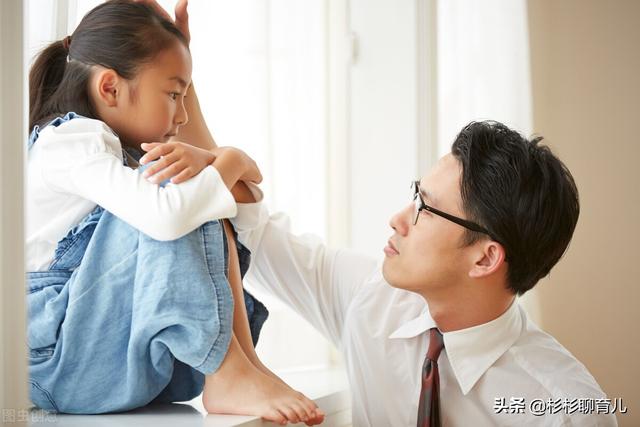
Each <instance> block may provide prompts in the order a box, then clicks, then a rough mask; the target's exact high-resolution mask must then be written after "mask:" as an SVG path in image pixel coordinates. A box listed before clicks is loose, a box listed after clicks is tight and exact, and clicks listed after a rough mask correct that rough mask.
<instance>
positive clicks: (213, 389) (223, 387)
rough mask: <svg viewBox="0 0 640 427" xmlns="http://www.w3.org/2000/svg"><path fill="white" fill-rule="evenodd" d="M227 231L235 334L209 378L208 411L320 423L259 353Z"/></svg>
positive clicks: (308, 402) (311, 408) (232, 240)
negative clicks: (264, 361) (261, 358)
mask: <svg viewBox="0 0 640 427" xmlns="http://www.w3.org/2000/svg"><path fill="white" fill-rule="evenodd" d="M224 228H225V232H226V235H227V243H228V254H229V262H228V265H229V270H228V279H229V284H230V286H231V290H232V294H233V299H234V316H233V331H234V332H233V337H232V339H231V343H230V345H229V350H228V352H227V354H226V356H225V359H224V361H223V362H222V365H221V366H220V368H219V369H218V370H217V371H216V372H215V373H214V374H212V375H207V376H206V377H205V385H204V392H203V396H202V399H203V403H204V407H205V408H206V409H207V411H208V412H211V413H232V414H255V415H259V416H261V417H263V418H265V419H268V420H271V421H275V422H279V423H283V424H284V423H286V422H287V421H290V422H294V423H295V422H300V421H304V422H307V423H308V424H309V425H313V424H317V423H320V422H322V420H323V415H322V412H321V411H319V410H318V409H317V407H316V405H315V404H314V403H313V402H312V401H311V400H309V399H308V398H307V397H306V396H304V395H303V394H302V393H299V392H296V391H295V390H293V389H291V388H290V387H289V386H288V385H287V384H285V383H284V382H283V381H282V380H281V379H280V378H278V377H277V376H276V375H275V374H273V373H272V372H271V371H269V370H268V369H267V368H266V367H265V366H264V365H262V363H261V362H260V360H259V359H258V356H257V355H256V353H255V349H254V347H253V342H252V340H251V331H250V330H249V321H248V318H247V312H246V310H245V305H244V296H243V292H242V278H241V275H240V266H239V261H238V252H237V248H236V245H235V238H234V235H233V231H232V229H231V225H230V224H229V223H228V221H226V220H225V221H224Z"/></svg>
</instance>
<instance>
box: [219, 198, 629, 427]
mask: <svg viewBox="0 0 640 427" xmlns="http://www.w3.org/2000/svg"><path fill="white" fill-rule="evenodd" d="M255 194H256V193H255V192H254V195H255ZM259 199H260V197H259V195H258V196H257V200H259ZM231 221H232V222H233V224H234V226H235V229H236V231H238V238H239V240H240V241H241V242H242V243H243V244H244V245H245V246H247V248H249V249H250V250H251V252H252V262H251V267H250V268H249V271H248V273H247V276H246V277H247V278H248V279H249V281H250V283H252V284H253V285H254V286H257V287H259V288H260V289H261V290H263V291H266V292H268V293H270V294H272V295H274V296H276V297H278V298H279V299H281V300H282V301H284V302H285V303H287V304H288V305H289V306H290V307H291V308H292V309H293V310H294V311H296V312H297V313H299V314H300V315H301V316H302V317H303V318H304V319H306V320H307V321H309V323H311V324H312V325H313V326H314V327H315V328H316V329H318V330H319V331H321V332H322V333H323V334H324V335H325V336H326V337H327V338H328V339H329V340H331V341H332V342H333V343H334V344H335V345H336V346H337V347H338V348H340V349H341V351H342V353H343V355H344V359H345V364H346V370H347V375H348V377H349V382H350V385H351V397H352V399H351V400H352V417H353V425H354V426H357V427H364V426H380V427H391V426H398V427H406V426H415V425H416V420H417V414H418V397H419V395H420V389H421V370H422V364H423V362H424V359H425V355H426V352H427V348H428V347H429V329H430V328H432V327H436V324H435V322H434V320H433V318H432V317H431V316H430V314H429V310H428V306H427V304H426V303H425V301H424V299H423V298H422V297H421V296H419V295H417V294H415V293H412V292H408V291H405V290H402V289H396V288H393V287H391V286H390V285H389V284H388V283H387V282H386V281H385V279H384V278H383V276H382V271H381V268H380V263H379V262H378V261H377V260H375V259H371V258H369V257H366V256H364V255H360V254H358V253H355V252H353V251H350V250H333V249H331V248H328V247H326V246H325V245H324V244H323V243H322V242H321V241H320V240H319V239H318V238H315V237H313V236H311V235H302V236H298V235H294V234H292V233H291V231H290V227H289V220H288V218H287V217H286V216H285V215H283V214H275V215H269V213H268V212H267V210H266V209H265V207H264V206H262V204H261V203H255V204H238V215H237V216H236V217H235V218H233V219H232V220H231ZM291 339H292V340H293V341H292V342H295V337H291ZM443 339H444V350H443V351H442V352H441V353H440V357H439V359H438V366H439V372H440V410H441V417H442V425H443V426H452V427H455V426H463V427H466V426H474V427H475V426H477V427H484V426H521V427H524V426H536V427H537V426H550V427H560V426H564V427H568V426H593V427H595V426H606V427H609V426H612V427H613V426H616V425H617V423H616V418H615V416H614V415H613V413H612V412H616V413H620V412H621V411H623V408H620V402H619V401H617V400H614V399H612V400H608V399H607V397H606V395H605V394H604V393H603V391H602V390H601V388H600V387H599V385H598V383H597V382H596V380H595V379H594V378H593V376H591V374H590V373H589V371H588V370H587V368H586V367H585V366H584V365H583V364H582V363H580V362H579V361H578V360H577V359H576V358H575V357H574V356H573V355H572V354H571V353H569V351H567V350H566V349H565V348H564V347H563V346H562V345H561V344H560V343H558V341H556V340H555V339H554V338H553V337H552V336H550V335H549V334H547V333H545V332H544V331H542V330H540V329H539V328H538V327H537V326H536V325H535V324H534V323H533V322H532V321H531V319H529V318H528V316H527V313H526V312H525V311H524V310H523V309H522V308H521V307H520V305H519V304H518V302H517V301H515V302H514V303H513V304H512V305H511V307H510V308H509V309H508V310H507V311H506V312H505V313H504V314H502V315H501V316H500V317H498V318H497V319H494V320H492V321H490V322H488V323H485V324H482V325H477V326H474V327H471V328H467V329H462V330H458V331H452V332H445V333H443ZM595 345H597V340H596V341H594V346H595ZM603 351H604V350H603Z"/></svg>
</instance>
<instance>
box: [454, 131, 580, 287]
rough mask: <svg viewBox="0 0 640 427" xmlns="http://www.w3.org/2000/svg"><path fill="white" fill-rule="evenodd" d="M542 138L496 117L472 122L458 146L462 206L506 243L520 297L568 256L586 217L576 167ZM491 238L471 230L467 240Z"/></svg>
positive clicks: (510, 283) (510, 279)
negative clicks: (573, 171)
mask: <svg viewBox="0 0 640 427" xmlns="http://www.w3.org/2000/svg"><path fill="white" fill-rule="evenodd" d="M542 139H543V138H542V137H536V138H533V139H530V140H529V139H526V138H524V137H523V136H522V135H520V134H519V133H518V132H516V131H514V130H512V129H509V128H508V127H507V126H505V125H503V124H501V123H498V122H495V121H483V122H471V123H470V124H468V125H467V126H465V127H464V128H463V129H462V131H460V133H459V134H458V136H457V137H456V139H455V141H454V143H453V146H452V148H451V153H452V154H453V156H454V157H455V158H456V159H457V160H458V161H459V162H460V163H461V166H462V176H461V183H460V191H461V196H462V208H463V210H464V212H465V213H466V215H468V216H469V218H470V219H471V220H473V221H476V222H478V223H479V224H481V225H483V226H484V227H485V228H487V229H488V230H489V231H490V232H491V234H492V235H493V236H494V237H495V239H496V240H498V241H499V242H500V243H501V244H502V245H503V247H504V249H505V252H506V256H507V260H508V262H507V266H508V273H507V282H508V286H509V288H510V289H511V290H512V291H513V292H514V293H515V294H518V295H522V294H524V293H525V292H527V291H528V290H529V289H531V288H533V286H534V285H535V284H536V283H537V282H538V281H539V280H540V279H541V278H542V277H544V276H546V275H547V274H548V273H549V271H550V270H551V268H552V267H553V266H554V265H555V264H556V263H557V262H558V260H559V259H560V258H561V257H562V255H563V254H564V253H565V251H566V249H567V247H568V245H569V242H570V241H571V237H572V236H573V232H574V230H575V227H576V223H577V222H578V216H579V214H580V202H579V198H578V189H577V187H576V184H575V182H574V180H573V177H572V176H571V173H570V172H569V169H568V168H567V167H566V166H565V165H564V163H562V162H561V161H560V159H558V158H557V157H556V156H555V155H554V154H553V153H552V152H551V150H550V149H549V147H547V146H545V145H542V144H540V142H541V141H542ZM485 237H486V235H483V234H479V233H476V232H473V231H467V233H466V235H465V237H464V244H466V245H469V244H472V243H474V242H476V241H477V240H479V239H481V238H485Z"/></svg>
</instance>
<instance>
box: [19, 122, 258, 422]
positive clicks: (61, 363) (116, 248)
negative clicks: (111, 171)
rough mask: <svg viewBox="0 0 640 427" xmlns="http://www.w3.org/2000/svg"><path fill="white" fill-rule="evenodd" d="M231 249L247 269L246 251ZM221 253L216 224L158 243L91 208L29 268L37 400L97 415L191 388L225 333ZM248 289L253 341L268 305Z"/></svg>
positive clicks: (179, 397) (176, 397) (229, 300)
mask: <svg viewBox="0 0 640 427" xmlns="http://www.w3.org/2000/svg"><path fill="white" fill-rule="evenodd" d="M75 117H78V116H77V115H75V114H74V113H69V114H67V115H66V116H64V117H60V118H57V119H56V120H54V121H53V122H51V123H50V124H49V125H48V126H59V125H60V124H62V123H64V122H66V121H68V120H72V119H74V118H75ZM38 134H39V129H38V127H36V128H34V130H33V132H32V133H31V136H30V138H29V148H31V146H32V145H33V144H34V143H35V142H36V140H37V138H38ZM125 163H126V160H125ZM236 246H237V248H238V256H239V260H240V269H241V273H242V275H243V276H244V274H245V273H246V271H247V269H248V267H249V259H250V253H249V251H248V249H246V248H245V247H244V246H242V244H241V243H239V242H237V239H236ZM227 262H228V251H227V241H226V237H225V232H224V227H223V225H222V223H221V221H211V222H207V223H205V224H203V225H202V226H200V227H199V228H197V229H196V230H194V231H192V232H191V233H189V234H187V235H186V236H184V237H182V238H179V239H176V240H173V241H168V242H160V241H156V240H153V239H151V238H150V237H148V236H147V235H145V234H143V233H141V232H140V231H138V230H137V229H135V228H133V227H131V226H129V225H128V224H127V223H125V222H124V221H122V220H120V219H118V218H117V217H116V216H114V215H113V214H111V213H110V212H108V211H105V210H104V209H103V208H101V207H100V206H97V207H96V208H95V209H94V211H93V212H91V213H90V214H89V215H88V216H87V217H85V218H84V219H83V220H82V221H81V222H80V223H79V224H78V225H76V226H75V227H73V229H71V230H70V231H69V232H68V234H67V235H66V236H65V237H64V238H63V239H62V240H61V241H60V242H59V243H58V246H57V248H56V251H55V257H54V260H53V262H52V263H51V265H50V266H49V269H48V270H47V271H39V272H28V273H27V310H28V334H27V335H28V346H29V382H30V397H31V400H32V402H33V403H34V404H35V405H36V406H38V407H40V408H43V409H47V410H51V411H56V412H65V413H76V414H99V413H105V412H118V411H126V410H130V409H134V408H137V407H140V406H144V405H146V404H148V403H151V402H162V403H166V402H173V401H186V400H190V399H193V398H195V397H196V396H198V395H199V394H200V393H201V392H202V389H203V386H204V376H205V375H206V374H211V373H213V372H215V371H216V370H217V369H218V367H219V366H220V364H221V363H222V361H223V359H224V357H225V354H226V352H227V349H228V346H229V342H230V339H231V335H232V326H233V297H232V294H231V289H230V287H229V283H228V280H227V277H226V274H225V272H226V270H227ZM244 298H245V305H246V309H247V314H248V317H249V326H250V329H251V334H252V338H253V342H254V345H255V344H256V343H257V340H258V336H259V333H260V329H261V327H262V324H263V323H264V321H265V320H266V318H267V316H268V312H267V310H266V308H265V307H264V305H262V303H260V302H259V301H258V300H256V299H255V298H254V297H253V296H252V295H250V294H249V293H247V292H246V291H245V292H244Z"/></svg>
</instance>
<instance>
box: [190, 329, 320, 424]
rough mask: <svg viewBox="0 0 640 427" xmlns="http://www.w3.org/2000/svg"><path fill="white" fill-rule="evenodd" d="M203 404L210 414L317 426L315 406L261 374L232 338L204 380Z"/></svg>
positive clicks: (234, 338) (235, 339)
mask: <svg viewBox="0 0 640 427" xmlns="http://www.w3.org/2000/svg"><path fill="white" fill-rule="evenodd" d="M202 401H203V404H204V407H205V409H206V410H207V412H209V413H217V414H237V415H247V414H251V415H257V416H260V417H262V418H264V419H267V420H269V421H274V422H277V423H280V424H286V423H287V422H293V423H297V422H301V421H302V422H306V423H307V424H308V425H313V424H319V423H321V422H322V421H323V418H324V415H323V414H322V411H320V410H319V409H318V408H317V406H316V405H315V403H313V402H312V401H311V400H309V399H308V398H307V397H306V396H304V395H303V394H302V393H299V392H297V391H294V390H292V389H291V388H290V387H288V386H286V385H283V384H281V383H280V382H278V381H276V380H274V379H273V378H271V377H269V376H268V375H266V374H264V373H262V372H261V371H260V370H259V369H258V368H256V367H255V366H254V365H253V364H252V363H251V362H250V361H249V359H248V358H247V356H246V354H245V353H244V351H242V348H241V347H240V344H239V343H238V339H237V338H236V337H235V335H234V336H233V337H232V339H231V344H230V345H229V350H228V351H227V354H226V356H225V359H224V361H223V362H222V365H221V366H220V368H218V370H217V371H216V372H215V373H214V374H211V375H207V376H206V377H205V384H204V392H203V395H202Z"/></svg>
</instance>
